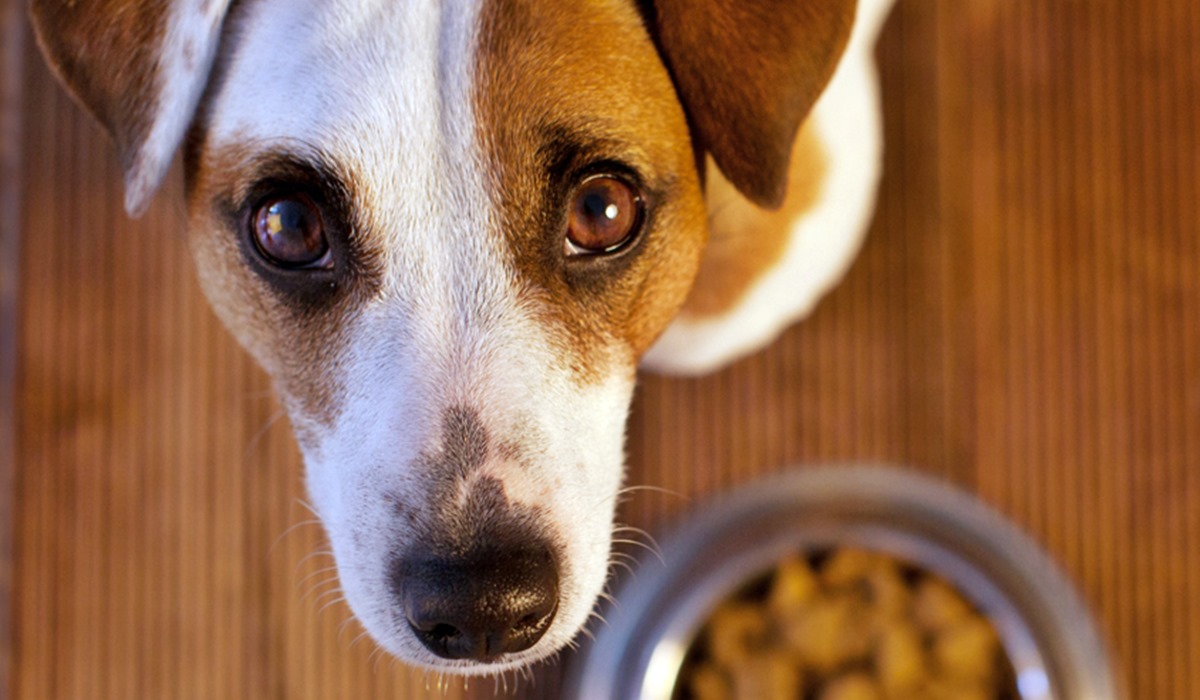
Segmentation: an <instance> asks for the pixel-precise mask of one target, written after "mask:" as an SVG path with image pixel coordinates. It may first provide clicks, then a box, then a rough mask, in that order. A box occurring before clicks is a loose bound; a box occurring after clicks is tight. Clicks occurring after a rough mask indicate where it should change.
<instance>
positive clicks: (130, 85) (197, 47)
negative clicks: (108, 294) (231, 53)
mask: <svg viewBox="0 0 1200 700" xmlns="http://www.w3.org/2000/svg"><path fill="white" fill-rule="evenodd" d="M228 6H229V0H31V2H30V16H31V17H32V19H33V27H34V30H35V31H36V34H37V38H38V43H39V44H40V45H41V47H42V52H43V53H44V54H45V55H46V58H47V59H48V61H49V63H50V65H51V66H52V67H53V68H54V71H55V73H57V74H58V77H59V79H60V80H61V81H62V82H63V84H64V85H66V86H67V88H68V90H69V91H70V92H71V93H72V94H73V95H74V96H75V98H76V99H77V100H78V101H79V102H80V103H82V104H83V106H84V107H85V108H87V110H88V111H89V112H91V113H92V115H93V116H95V117H96V119H97V120H98V121H99V122H100V123H101V124H103V125H104V127H105V128H106V129H107V130H108V132H109V134H111V135H112V138H113V141H115V142H116V146H117V153H118V155H119V157H120V159H121V166H122V168H123V169H124V171H125V209H126V211H128V212H129V213H130V214H131V215H133V216H136V215H138V214H141V213H142V212H143V211H144V210H145V209H146V207H147V205H149V203H150V198H151V196H153V194H154V192H155V190H157V189H158V187H159V185H160V184H161V182H162V179H163V177H164V176H165V175H166V171H167V168H168V167H169V166H170V164H171V159H172V158H173V157H174V155H175V151H176V149H178V148H179V144H180V142H181V141H182V140H183V137H184V133H185V132H186V131H187V128H188V125H189V124H191V121H192V117H193V115H194V114H195V111H196V105H197V103H198V102H199V101H200V96H201V94H202V93H203V92H204V88H205V86H206V85H207V83H208V76H209V72H210V71H211V69H212V64H213V58H214V55H215V53H216V48H217V44H218V42H219V40H220V35H221V23H222V22H223V21H224V18H225V12H226V10H227V8H228Z"/></svg>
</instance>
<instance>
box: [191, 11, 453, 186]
mask: <svg viewBox="0 0 1200 700" xmlns="http://www.w3.org/2000/svg"><path fill="white" fill-rule="evenodd" d="M476 14H477V3H476V2H474V1H473V0H402V1H400V2H396V1H393V0H257V2H253V3H247V4H246V6H245V7H244V9H243V10H242V14H241V15H240V16H239V17H238V18H237V21H236V22H235V23H234V24H235V28H234V30H233V33H234V35H235V36H233V37H232V38H231V39H232V40H231V41H229V44H230V45H231V46H232V47H233V48H232V51H231V54H230V55H229V56H227V57H226V61H227V62H226V69H225V75H224V77H223V79H222V87H221V89H220V90H219V91H218V93H217V94H216V95H215V99H214V104H213V105H212V106H211V109H210V112H209V123H210V131H209V139H210V142H211V145H212V146H213V147H220V146H222V145H225V144H230V143H240V144H246V143H250V144H261V145H262V146H264V147H272V146H278V145H281V144H282V145H290V146H293V147H298V148H304V147H306V146H307V147H309V148H312V149H316V150H319V151H321V152H323V153H332V154H336V155H337V157H338V158H339V159H340V160H342V161H346V162H347V164H348V165H349V166H350V167H361V168H363V169H365V170H368V171H370V172H380V173H382V172H387V171H388V170H396V167H392V168H388V167H386V166H388V165H392V166H404V167H403V168H402V169H403V171H404V176H405V178H406V182H410V183H411V182H412V177H413V172H414V171H419V170H422V169H423V170H429V171H432V170H433V168H434V165H435V163H434V162H430V159H429V156H430V155H431V153H432V154H434V155H435V156H437V155H438V152H439V151H442V150H444V148H445V147H447V146H448V145H449V144H446V141H447V140H448V139H450V140H453V139H456V138H462V137H465V136H467V135H466V134H458V133H456V131H457V129H456V127H454V126H453V125H455V124H469V123H470V114H469V113H466V112H468V111H469V109H470V105H469V99H467V97H468V95H469V94H470V90H471V84H470V83H471V75H470V74H471V67H472V61H473V53H474V52H473V48H472V47H473V44H474V43H475V34H476V26H475V25H476ZM435 146H436V147H435ZM422 165H424V166H425V167H424V168H421V167H420V166H422Z"/></svg>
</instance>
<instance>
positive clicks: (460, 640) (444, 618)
mask: <svg viewBox="0 0 1200 700" xmlns="http://www.w3.org/2000/svg"><path fill="white" fill-rule="evenodd" d="M392 583H393V586H394V590H395V591H396V592H397V593H398V594H399V595H400V598H401V603H402V605H403V606H404V613H405V615H406V617H407V618H408V624H409V626H410V627H412V629H413V632H415V633H416V635H417V639H420V640H421V643H423V644H424V645H425V646H426V647H428V648H429V650H430V651H432V652H433V653H435V654H437V655H438V656H441V657H443V658H446V659H474V660H476V661H492V660H494V659H495V658H496V657H498V656H500V655H501V654H509V653H513V652H518V651H523V650H525V649H528V648H530V647H532V646H533V645H534V644H535V643H536V642H537V640H539V639H541V638H542V635H543V634H544V633H545V632H546V629H547V628H549V627H550V623H551V621H553V620H554V613H555V611H556V610H557V609H558V567H557V565H556V564H555V561H554V557H553V556H552V555H551V553H550V550H549V549H548V548H547V547H542V546H527V547H505V548H485V549H482V550H476V551H473V552H471V553H469V554H466V555H460V556H433V555H430V554H428V553H409V554H408V555H407V556H405V557H404V558H403V559H401V560H399V561H397V562H396V563H395V564H394V565H393V567H392Z"/></svg>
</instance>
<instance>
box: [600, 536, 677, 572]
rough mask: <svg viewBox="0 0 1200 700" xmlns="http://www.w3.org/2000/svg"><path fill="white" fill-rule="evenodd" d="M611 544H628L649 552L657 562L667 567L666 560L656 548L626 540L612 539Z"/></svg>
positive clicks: (636, 541)
mask: <svg viewBox="0 0 1200 700" xmlns="http://www.w3.org/2000/svg"><path fill="white" fill-rule="evenodd" d="M613 544H628V545H632V546H634V547H641V548H642V549H644V550H646V551H647V552H650V553H651V554H653V555H654V556H655V558H657V559H658V561H659V562H661V563H662V565H663V566H666V565H667V560H666V559H664V558H663V555H662V552H660V551H658V549H657V548H656V547H652V546H650V545H648V544H646V543H645V542H639V541H638V540H627V539H619V538H614V539H613Z"/></svg>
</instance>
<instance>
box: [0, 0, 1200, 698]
mask: <svg viewBox="0 0 1200 700" xmlns="http://www.w3.org/2000/svg"><path fill="white" fill-rule="evenodd" d="M18 4H20V3H19V0H10V6H16V5H18ZM1198 7H1200V6H1197V5H1196V4H1195V3H1194V2H1193V1H1192V0H1152V1H1149V2H1143V3H1117V2H1109V1H1104V0H1096V1H1095V2H1087V3H1081V2H1067V1H1066V0H1059V1H1057V2H1050V3H1045V2H1031V1H1028V0H1026V1H1020V2H1010V1H1007V0H980V1H979V2H970V3H939V2H920V1H908V2H902V3H900V4H899V5H898V6H897V9H896V11H895V13H894V15H893V17H892V18H891V19H890V20H889V21H888V23H887V25H886V27H885V30H884V37H883V40H882V43H881V45H880V48H879V51H878V56H879V59H880V64H881V77H882V81H883V97H884V104H885V117H886V124H885V127H886V136H887V147H888V152H887V157H886V163H885V174H884V182H883V188H882V191H881V199H880V202H879V211H878V214H877V216H876V220H875V223H874V225H873V227H872V231H871V233H870V237H869V239H868V242H867V245H866V247H865V249H864V251H863V253H862V255H861V257H860V259H859V260H858V261H857V262H856V264H855V266H854V267H853V269H852V270H851V271H850V273H849V275H848V276H847V278H846V280H845V281H844V283H843V284H842V285H841V286H840V287H839V288H838V289H837V290H835V292H834V293H833V294H831V295H830V297H829V298H827V299H826V300H825V301H824V302H823V303H822V304H821V305H820V307H819V308H818V310H817V311H816V313H815V314H814V316H813V317H812V318H811V319H809V320H808V321H807V322H805V323H803V324H800V325H798V326H796V327H795V328H792V329H790V330H789V331H787V332H786V333H785V334H784V335H783V336H782V337H781V338H780V339H779V340H778V341H777V342H776V343H774V344H773V345H772V346H771V347H770V348H768V349H767V350H765V351H763V352H760V353H758V354H756V355H754V356H752V357H749V358H746V359H745V360H743V361H740V362H738V363H736V364H734V365H733V366H731V367H729V368H727V369H725V370H723V371H721V372H718V373H716V374H713V375H711V376H707V377H703V378H696V379H679V378H664V377H657V376H649V375H648V376H644V377H642V378H641V385H640V387H639V390H638V394H637V397H636V398H635V402H634V407H633V412H632V415H631V417H630V424H629V437H628V441H629V444H628V453H629V475H628V483H629V484H630V485H631V486H634V487H638V486H641V485H648V486H651V487H654V488H652V489H638V488H635V489H634V490H631V491H630V492H629V494H628V497H627V502H626V503H625V504H624V506H623V507H622V508H621V511H620V513H619V520H620V521H621V522H623V523H628V524H630V525H633V526H636V527H641V528H646V529H650V530H654V529H657V528H659V527H660V526H662V525H663V524H665V523H667V522H669V521H672V520H673V519H675V518H677V517H679V516H681V515H683V514H685V513H687V512H690V511H692V510H694V509H695V508H696V507H698V506H697V504H698V503H699V502H700V500H701V499H702V498H703V497H705V496H707V495H710V494H713V493H716V492H719V491H723V490H725V489H728V488H732V487H734V486H736V485H738V484H741V483H745V482H747V481H749V480H752V479H754V478H756V477H758V476H760V475H763V474H767V473H770V472H775V471H778V470H779V469H782V468H786V467H787V466H789V465H794V464H801V465H811V464H818V463H825V462H844V461H850V460H872V461H876V460H882V461H889V462H894V463H898V464H903V465H908V466H909V467H911V468H913V469H918V470H921V471H924V472H926V473H931V474H934V475H937V476H939V477H941V478H944V479H946V480H949V481H951V482H953V483H956V484H959V485H961V486H963V487H964V488H966V489H967V490H969V491H972V492H974V493H976V494H978V495H979V496H980V497H981V498H982V499H983V500H984V501H986V502H987V503H989V504H991V505H992V506H994V507H995V508H997V509H999V510H1000V511H1001V512H1003V513H1005V514H1006V515H1007V516H1009V517H1010V518H1011V519H1012V520H1013V521H1014V522H1016V523H1017V524H1018V525H1020V526H1022V527H1023V528H1025V529H1026V530H1027V531H1028V532H1029V533H1030V534H1031V535H1032V536H1033V537H1034V538H1035V539H1036V540H1037V541H1038V542H1040V543H1041V544H1042V545H1043V546H1044V547H1045V548H1046V549H1047V551H1049V552H1050V553H1051V554H1052V555H1053V556H1054V558H1055V559H1056V560H1057V561H1058V562H1059V563H1060V564H1061V565H1062V566H1063V568H1064V569H1065V570H1066V572H1067V573H1068V574H1069V575H1070V577H1071V578H1072V579H1073V580H1074V581H1076V582H1077V584H1078V586H1079V589H1080V591H1081V593H1082V595H1083V597H1084V598H1085V599H1086V600H1087V601H1088V603H1089V604H1090V605H1091V606H1092V607H1093V609H1094V610H1095V612H1096V616H1097V619H1098V621H1099V624H1100V626H1101V628H1102V629H1103V631H1104V632H1105V634H1106V636H1107V638H1108V639H1109V640H1110V643H1111V645H1112V647H1113V650H1114V655H1115V657H1116V659H1117V660H1118V662H1119V664H1120V666H1121V667H1122V669H1123V670H1124V672H1125V675H1126V677H1127V679H1128V682H1129V685H1130V687H1131V690H1132V696H1133V697H1134V698H1154V699H1155V700H1160V699H1171V698H1178V699H1180V700H1183V699H1185V698H1190V697H1192V696H1194V694H1195V690H1194V689H1195V688H1198V687H1200V602H1198V601H1200V550H1198V547H1200V476H1197V474H1196V473H1195V465H1197V464H1200V240H1198V239H1200V236H1198V234H1200V205H1198V202H1200V184H1198V183H1200V177H1198V176H1200V173H1198V172H1197V170H1198V164H1200V9H1198ZM6 27H7V28H11V25H6ZM13 46H14V45H13V44H11V43H9V42H7V41H6V42H5V44H4V49H5V50H6V51H7V52H8V53H5V54H4V56H5V58H4V60H5V64H4V67H3V70H0V76H2V75H4V74H5V73H6V72H8V71H11V70H13V69H12V66H13V65H16V64H14V63H10V62H9V61H11V58H10V57H9V53H11V52H13V51H17V50H18V49H14V48H13ZM23 56H24V57H25V59H26V60H25V63H26V66H25V67H24V69H23V70H24V71H25V72H24V73H23V74H22V75H23V85H24V93H25V94H24V95H23V96H22V97H21V102H20V104H21V106H22V108H23V112H22V113H23V114H24V115H25V117H26V122H27V123H26V136H25V138H24V139H21V140H20V142H21V143H24V144H25V145H26V158H25V167H24V168H23V170H22V171H21V172H20V176H19V177H20V182H19V187H18V189H19V190H21V191H23V195H22V198H21V201H20V211H21V214H20V216H21V217H22V221H23V224H22V230H23V231H24V232H25V235H24V238H23V239H22V241H21V246H20V251H19V257H17V256H10V255H0V266H3V265H4V264H5V261H9V265H11V264H12V263H11V260H19V266H18V267H19V270H20V277H19V285H20V286H19V292H20V294H19V295H17V296H16V299H17V303H18V307H17V309H16V310H17V312H18V313H17V318H18V319H19V324H20V325H19V334H18V336H17V338H16V342H17V348H16V353H17V354H16V362H17V374H16V386H15V387H14V388H13V390H14V391H15V392H16V394H15V395H16V406H17V409H18V410H17V412H16V415H15V417H14V418H13V419H14V420H15V421H16V439H15V454H16V460H17V462H16V464H17V465H18V467H19V479H18V480H17V482H16V489H17V495H18V503H17V507H16V510H15V514H14V517H15V519H16V523H17V537H16V540H15V554H14V556H15V566H16V569H15V581H14V586H15V601H16V603H17V604H16V607H15V609H14V621H13V626H12V630H11V633H12V634H13V635H14V639H15V640H16V642H15V645H14V646H13V648H12V650H11V652H10V654H11V657H12V659H13V661H14V664H15V665H14V667H13V673H12V686H11V687H12V688H13V695H14V696H15V697H20V698H64V699H66V698H70V699H74V698H79V697H88V698H129V697H152V698H211V697H247V698H260V697H261V698H272V697H273V698H327V697H364V698H369V697H412V698H420V697H448V698H476V697H478V698H482V697H491V696H492V695H493V690H494V687H493V684H492V682H490V681H483V682H482V683H481V682H479V681H474V682H472V683H471V686H470V687H469V688H466V689H464V688H463V687H462V684H461V683H460V682H458V681H445V680H443V679H439V678H436V677H432V676H426V675H424V674H422V673H420V672H412V671H408V670H406V669H404V668H403V667H401V666H400V665H398V664H395V663H393V662H391V661H390V660H388V659H386V658H384V657H382V656H381V655H380V654H378V653H376V652H375V651H374V646H373V645H372V643H371V642H370V641H369V640H366V639H360V638H359V634H360V630H359V628H358V626H357V624H356V623H354V622H349V623H347V624H346V626H345V627H344V628H343V627H342V623H343V622H344V621H346V620H347V619H348V616H349V612H348V610H347V609H346V608H345V606H344V605H343V604H342V603H340V602H338V597H339V595H340V594H339V591H338V588H337V582H336V580H335V579H333V578H332V576H331V572H330V571H329V570H328V567H329V565H330V560H329V557H328V555H327V554H326V553H323V552H324V551H325V546H326V545H325V543H324V538H323V535H322V533H321V531H320V528H319V526H317V525H316V524H314V523H312V522H311V521H312V516H311V515H310V514H309V513H308V511H307V510H306V508H305V507H304V506H303V505H302V503H301V502H302V500H303V498H304V494H303V490H302V488H301V466H300V461H299V458H298V455H297V453H296V450H295V447H294V445H293V443H292V439H291V436H290V434H289V429H288V427H287V425H286V420H280V419H279V416H280V412H279V407H278V405H277V403H276V401H275V400H274V399H273V398H272V396H271V392H270V386H269V382H268V380H267V379H266V378H265V377H264V376H263V375H262V373H261V372H260V371H259V370H258V369H257V368H256V367H254V366H253V364H252V363H251V362H250V361H249V360H248V359H247V358H246V357H245V355H244V354H243V353H242V351H241V350H240V349H239V348H238V347H237V346H236V344H235V343H234V342H233V341H232V340H231V339H230V338H229V336H228V334H226V333H225V332H224V330H223V329H221V328H220V326H219V324H218V323H217V321H216V320H215V318H214V317H213V315H212V313H211V312H210V311H209V310H208V308H207V305H206V303H205V302H204V300H203V298H202V296H201V294H200V292H199V290H198V288H197V286H196V284H195V281H194V277H193V274H192V272H191V269H190V267H191V265H190V261H189V260H188V259H187V258H188V254H187V252H186V249H185V246H184V244H183V238H182V231H181V230H180V226H181V224H182V221H183V217H182V214H181V211H180V207H181V204H180V189H181V188H180V186H179V182H178V174H177V173H176V174H174V175H173V178H172V180H171V182H170V184H169V186H168V188H167V191H166V192H164V193H163V194H162V195H161V196H160V197H159V198H158V199H157V200H156V202H155V204H154V206H153V207H152V208H151V210H150V212H149V213H148V214H147V215H146V216H145V217H144V218H143V219H141V220H138V221H128V220H126V219H125V217H124V215H123V213H122V212H121V210H120V202H121V197H120V188H119V177H118V174H117V172H116V169H115V165H114V161H113V155H112V152H111V148H110V147H109V146H108V145H107V144H106V142H105V140H104V138H103V135H102V134H101V133H100V131H99V129H97V128H96V127H95V126H94V125H92V124H91V123H90V122H88V121H87V119H86V118H85V117H83V116H82V115H81V114H80V113H79V111H78V110H77V109H76V108H75V107H74V105H72V104H71V103H70V101H69V100H68V99H67V98H66V97H65V96H64V95H63V94H62V92H61V91H60V90H58V88H57V87H56V86H54V84H53V82H52V80H51V79H50V77H49V75H48V73H47V72H46V70H45V68H44V67H43V66H42V64H41V62H40V60H38V59H37V58H36V57H35V56H34V53H33V48H32V46H28V45H26V46H25V47H24V54H23ZM5 104H6V105H11V104H13V103H10V102H9V101H7V100H6V102H5ZM8 111H11V110H8ZM4 112H5V110H3V109H0V114H3V113H4ZM6 181H7V179H6ZM10 184H11V183H10ZM3 189H5V188H0V190H3ZM8 189H9V190H11V189H12V188H11V187H10V188H8ZM12 211H15V209H8V208H5V209H3V211H0V221H2V220H3V219H2V217H3V216H4V215H9V216H11V215H12V214H11V212H12ZM0 243H2V241H0ZM11 244H12V243H11V241H10V242H8V243H6V245H11ZM2 252H3V251H0V253H2ZM10 252H11V251H10ZM7 272H8V269H7V268H2V269H0V274H2V275H3V277H0V282H2V281H3V280H13V279H16V278H15V277H10V276H8V275H7V274H5V273H7ZM0 289H2V285H0ZM5 298H11V297H7V296H0V299H5ZM10 303H11V302H10ZM0 313H3V307H2V306H0ZM2 322H3V317H0V323H2ZM8 337H9V338H10V340H11V338H12V336H11V335H9V336H8ZM2 357H3V350H2V340H0V358H2ZM3 381H4V374H3V372H2V371H0V391H2V390H3V388H4V387H3V384H2V382H3ZM2 397H3V393H0V407H2V406H4V402H3V400H2ZM0 410H3V409H2V408H0ZM3 429H4V422H3V414H0V431H2V430H3ZM2 437H3V435H2V434H0V438H2ZM3 446H4V443H3V442H0V469H2V468H3V466H4V463H3V459H4V453H3ZM11 447H13V444H12V442H10V448H11ZM2 486H3V477H2V474H0V497H2V494H3V490H2ZM3 512H4V508H3V505H2V504H0V514H2V513H3ZM0 537H2V535H0ZM2 546H3V545H2V544H0V547H2ZM4 561H6V560H5V559H4V558H3V557H2V556H0V566H2V564H3V562H4ZM0 574H2V570H0ZM0 592H2V591H0ZM327 605H328V607H325V606H327ZM323 608H324V609H323ZM0 651H2V649H0ZM7 656H9V655H8V654H6V655H5V657H7ZM559 674H560V670H559V668H558V667H557V666H549V667H543V668H540V669H538V671H537V672H536V673H535V674H534V678H533V680H532V682H531V680H530V679H520V680H519V681H518V680H514V679H513V678H512V677H510V678H508V679H507V682H508V683H510V684H512V683H519V685H520V690H519V692H516V693H514V695H515V696H518V697H530V698H539V697H544V698H553V697H556V696H557V692H558V687H559V686H558V683H559V681H558V679H559ZM442 684H445V685H446V687H447V689H446V691H445V693H444V694H443V693H442V692H441V691H438V690H436V688H437V686H439V685H442ZM427 689H429V690H428V691H427Z"/></svg>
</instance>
